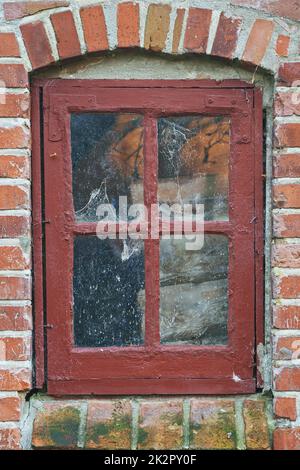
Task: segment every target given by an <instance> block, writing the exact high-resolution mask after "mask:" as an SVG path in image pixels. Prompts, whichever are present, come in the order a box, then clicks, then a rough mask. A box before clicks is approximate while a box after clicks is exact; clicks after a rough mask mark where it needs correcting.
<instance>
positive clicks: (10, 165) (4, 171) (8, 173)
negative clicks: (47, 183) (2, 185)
mask: <svg viewBox="0 0 300 470" xmlns="http://www.w3.org/2000/svg"><path fill="white" fill-rule="evenodd" d="M29 176H30V168H29V158H28V157H16V156H14V155H1V156H0V178H29Z"/></svg>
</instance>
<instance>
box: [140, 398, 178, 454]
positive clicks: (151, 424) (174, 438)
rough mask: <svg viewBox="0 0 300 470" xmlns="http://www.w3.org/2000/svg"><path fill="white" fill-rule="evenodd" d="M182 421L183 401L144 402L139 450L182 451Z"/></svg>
mask: <svg viewBox="0 0 300 470" xmlns="http://www.w3.org/2000/svg"><path fill="white" fill-rule="evenodd" d="M182 420H183V404H182V400H176V399H173V400H167V401H158V400H155V401H154V400H153V401H144V402H142V403H141V405H140V417H139V429H138V449H182V445H183V442H182V440H183V427H182Z"/></svg>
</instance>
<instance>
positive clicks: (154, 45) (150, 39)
mask: <svg viewBox="0 0 300 470" xmlns="http://www.w3.org/2000/svg"><path fill="white" fill-rule="evenodd" d="M170 13H171V6H170V5H154V4H152V5H149V7H148V12H147V19H146V29H145V43H144V46H145V49H150V50H152V51H162V50H163V49H164V48H165V45H166V39H167V35H168V32H169V26H170Z"/></svg>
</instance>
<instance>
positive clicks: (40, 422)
mask: <svg viewBox="0 0 300 470" xmlns="http://www.w3.org/2000/svg"><path fill="white" fill-rule="evenodd" d="M79 425H80V409H79V407H78V405H73V404H68V403H66V402H62V401H60V402H59V401H56V402H48V403H47V402H46V403H44V405H43V407H42V408H39V410H38V412H37V414H36V417H35V420H34V424H33V433H32V445H33V447H35V448H52V449H53V448H54V449H55V448H57V449H75V448H76V447H77V441H78V436H79Z"/></svg>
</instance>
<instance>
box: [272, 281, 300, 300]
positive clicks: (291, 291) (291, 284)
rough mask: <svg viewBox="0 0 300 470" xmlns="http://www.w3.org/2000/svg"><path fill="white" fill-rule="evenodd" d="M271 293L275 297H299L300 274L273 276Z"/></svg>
mask: <svg viewBox="0 0 300 470" xmlns="http://www.w3.org/2000/svg"><path fill="white" fill-rule="evenodd" d="M273 295H274V297H275V298H277V299H278V298H283V299H298V298H300V276H294V275H289V276H287V275H282V276H276V277H274V278H273Z"/></svg>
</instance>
